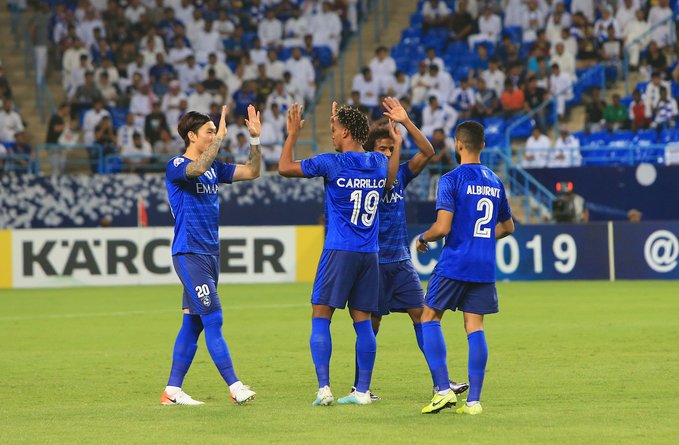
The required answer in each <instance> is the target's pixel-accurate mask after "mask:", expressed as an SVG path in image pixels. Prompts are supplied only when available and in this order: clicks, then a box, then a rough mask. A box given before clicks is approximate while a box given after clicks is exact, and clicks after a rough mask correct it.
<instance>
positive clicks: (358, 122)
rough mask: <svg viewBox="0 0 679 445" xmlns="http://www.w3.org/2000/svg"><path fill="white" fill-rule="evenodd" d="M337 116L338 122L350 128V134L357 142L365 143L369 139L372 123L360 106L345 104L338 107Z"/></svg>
mask: <svg viewBox="0 0 679 445" xmlns="http://www.w3.org/2000/svg"><path fill="white" fill-rule="evenodd" d="M336 117H337V122H339V124H340V125H342V126H343V127H344V128H346V129H347V130H349V134H351V137H352V138H353V139H354V140H355V141H356V142H358V143H359V144H361V145H363V144H364V143H365V141H367V140H368V133H369V132H370V123H369V122H368V116H366V115H365V113H363V112H362V111H360V110H359V109H358V108H354V107H349V106H346V105H344V106H341V107H339V108H338V109H337V114H336Z"/></svg>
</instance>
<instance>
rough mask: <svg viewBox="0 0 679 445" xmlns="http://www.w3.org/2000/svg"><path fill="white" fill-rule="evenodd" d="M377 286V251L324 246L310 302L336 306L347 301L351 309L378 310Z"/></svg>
mask: <svg viewBox="0 0 679 445" xmlns="http://www.w3.org/2000/svg"><path fill="white" fill-rule="evenodd" d="M378 288H379V260H378V257H377V252H369V253H365V252H349V251H346V250H331V249H324V250H323V253H322V254H321V258H320V260H319V261H318V269H317V271H316V280H315V281H314V290H313V292H312V294H311V303H312V304H323V305H325V306H330V307H334V308H336V309H344V308H345V307H346V306H347V305H348V306H349V308H351V309H357V310H359V311H366V312H375V311H376V310H377V299H378Z"/></svg>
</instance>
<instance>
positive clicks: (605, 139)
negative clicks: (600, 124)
mask: <svg viewBox="0 0 679 445" xmlns="http://www.w3.org/2000/svg"><path fill="white" fill-rule="evenodd" d="M610 137H611V135H610V133H609V132H608V131H598V132H596V133H590V135H589V138H588V141H587V145H589V146H593V147H596V146H601V145H608V143H609V141H610Z"/></svg>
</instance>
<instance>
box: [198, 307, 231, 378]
mask: <svg viewBox="0 0 679 445" xmlns="http://www.w3.org/2000/svg"><path fill="white" fill-rule="evenodd" d="M201 319H202V321H203V326H204V327H205V343H206V344H207V350H208V351H209V352H210V357H212V361H213V362H215V366H217V369H218V370H219V373H220V374H221V375H222V377H223V378H224V381H226V383H227V385H232V384H234V383H236V382H237V381H238V377H236V371H234V369H233V362H232V361H231V354H229V347H228V346H227V345H226V340H224V334H222V323H223V317H222V310H221V309H220V310H218V311H215V312H211V313H209V314H207V315H201Z"/></svg>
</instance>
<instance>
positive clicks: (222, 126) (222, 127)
mask: <svg viewBox="0 0 679 445" xmlns="http://www.w3.org/2000/svg"><path fill="white" fill-rule="evenodd" d="M228 111H229V110H228V107H227V106H226V105H222V117H220V118H219V127H217V134H216V135H215V136H217V137H218V138H220V140H221V139H224V137H226V133H227V131H228V130H227V128H226V115H227V113H228Z"/></svg>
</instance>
